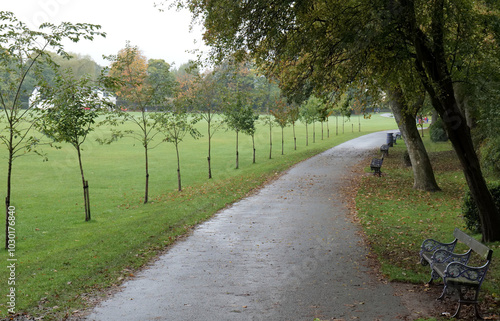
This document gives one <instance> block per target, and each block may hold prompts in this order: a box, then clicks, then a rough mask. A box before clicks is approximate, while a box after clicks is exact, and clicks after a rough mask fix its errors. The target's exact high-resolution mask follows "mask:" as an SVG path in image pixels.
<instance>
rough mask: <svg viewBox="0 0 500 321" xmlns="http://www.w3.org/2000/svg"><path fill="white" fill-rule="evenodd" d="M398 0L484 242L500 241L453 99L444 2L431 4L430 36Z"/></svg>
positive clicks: (498, 218)
mask: <svg viewBox="0 0 500 321" xmlns="http://www.w3.org/2000/svg"><path fill="white" fill-rule="evenodd" d="M401 3H402V5H403V8H404V9H405V10H407V11H406V12H407V16H406V18H407V23H408V31H409V34H410V38H411V39H410V40H411V41H412V42H413V45H414V47H415V52H416V58H415V66H416V68H417V71H418V72H419V75H420V78H421V80H422V83H423V84H424V86H425V89H426V91H427V92H428V93H429V95H430V97H431V101H432V105H433V106H434V108H435V109H436V111H437V112H438V113H439V115H440V117H441V119H442V120H443V122H444V125H445V128H446V132H447V134H448V137H449V139H450V141H451V143H452V144H453V147H454V149H455V151H456V153H457V156H458V158H459V160H460V163H461V165H462V168H463V172H464V175H465V178H466V180H467V184H468V186H469V189H470V192H471V195H472V198H473V199H474V201H475V203H476V205H477V208H478V210H479V217H480V220H481V226H482V232H483V241H484V242H495V241H500V228H498V227H499V226H500V214H499V211H498V209H497V208H496V206H495V203H494V201H493V197H492V196H491V193H490V192H489V190H488V187H487V185H486V180H485V179H484V176H483V173H482V171H481V166H480V163H479V159H478V157H477V154H476V151H475V149H474V145H473V142H472V137H471V133H470V128H469V126H468V125H467V120H466V118H465V116H464V115H463V114H462V112H461V110H460V108H459V106H458V103H457V100H456V98H455V97H456V96H455V91H454V88H453V80H452V77H451V74H450V71H449V69H448V65H447V60H446V57H447V56H446V53H445V47H444V3H443V1H442V0H441V1H436V3H435V4H434V10H433V16H432V28H431V30H429V31H428V34H429V36H430V37H431V38H429V37H428V36H427V34H425V33H424V32H423V31H422V30H421V29H420V28H419V27H418V25H417V22H416V15H415V8H414V7H413V5H414V3H413V1H409V0H404V1H402V2H401Z"/></svg>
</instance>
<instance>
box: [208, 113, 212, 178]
mask: <svg viewBox="0 0 500 321" xmlns="http://www.w3.org/2000/svg"><path fill="white" fill-rule="evenodd" d="M211 134H212V133H211V131H210V122H208V156H207V161H208V179H211V178H212V163H211V162H210V161H211V160H212V135H211Z"/></svg>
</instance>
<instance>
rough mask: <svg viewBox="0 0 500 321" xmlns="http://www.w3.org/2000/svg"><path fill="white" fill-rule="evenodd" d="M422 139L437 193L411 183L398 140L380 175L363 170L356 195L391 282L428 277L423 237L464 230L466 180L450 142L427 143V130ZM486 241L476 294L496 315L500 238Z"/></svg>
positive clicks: (442, 237) (420, 280)
mask: <svg viewBox="0 0 500 321" xmlns="http://www.w3.org/2000/svg"><path fill="white" fill-rule="evenodd" d="M424 143H425V144H426V147H427V150H428V151H429V156H430V158H431V162H432V164H433V168H434V171H435V176H436V179H437V182H438V184H439V186H440V188H441V189H442V190H441V191H440V192H436V193H428V192H421V191H416V190H414V189H413V188H412V186H413V173H412V170H411V167H406V166H405V165H404V161H403V153H404V151H405V149H406V147H405V145H404V143H402V142H400V143H398V144H397V145H395V146H394V148H391V150H390V154H389V156H388V157H386V158H384V164H383V167H382V171H383V175H382V177H380V178H379V177H376V176H373V175H369V174H367V175H366V176H365V177H363V178H362V182H361V184H360V185H359V189H358V193H357V196H356V211H357V214H358V218H359V219H360V221H361V224H362V226H363V228H364V231H365V234H366V235H367V238H368V241H369V243H370V245H371V247H372V249H373V251H374V252H375V253H376V255H377V257H378V259H379V261H380V263H381V272H382V273H383V274H384V275H386V276H387V277H388V278H389V279H390V280H392V281H401V282H411V283H421V284H423V283H424V282H427V281H428V280H429V278H430V273H429V267H428V266H425V267H424V266H421V265H420V263H419V255H418V253H419V250H420V245H421V243H422V241H423V240H424V239H427V238H434V239H437V240H442V241H446V242H451V241H452V240H453V234H452V233H453V230H454V229H455V227H458V228H460V229H462V230H466V228H465V223H464V221H463V218H462V213H461V206H462V198H463V196H464V192H465V190H466V188H467V184H466V181H465V178H464V175H463V173H462V171H461V169H460V164H459V161H458V159H457V157H456V155H455V152H454V151H452V147H451V145H450V144H448V143H437V144H436V143H432V142H430V140H429V135H428V134H427V135H426V136H425V137H424ZM365 171H366V172H369V168H367V169H366V170H365ZM468 233H469V234H470V232H468ZM475 237H476V238H477V239H480V238H481V236H480V235H475ZM488 246H489V247H490V248H492V249H493V251H494V253H493V261H492V264H491V267H490V270H489V271H488V274H487V276H486V279H485V282H484V284H483V286H482V289H481V292H482V293H481V294H480V297H481V298H482V299H483V301H485V302H487V304H486V306H487V307H488V310H487V311H486V310H483V311H482V312H483V313H485V314H489V315H490V316H493V319H496V317H498V316H499V315H500V264H499V263H498V262H499V261H498V256H499V254H500V242H496V243H490V244H488Z"/></svg>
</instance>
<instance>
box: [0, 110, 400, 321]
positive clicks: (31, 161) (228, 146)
mask: <svg viewBox="0 0 500 321" xmlns="http://www.w3.org/2000/svg"><path fill="white" fill-rule="evenodd" d="M336 124H337V122H336V119H335V118H332V122H331V124H330V125H331V130H330V134H329V135H328V134H327V130H326V129H325V132H324V135H321V132H320V131H319V126H318V132H317V136H316V140H315V141H314V140H313V138H312V137H310V140H309V144H308V146H306V144H305V142H306V140H305V126H304V125H298V126H297V128H296V129H297V141H298V144H297V145H298V147H297V150H295V149H294V144H293V139H292V137H293V136H292V129H291V128H286V129H285V139H286V142H285V148H284V155H282V154H281V146H280V145H281V144H278V141H280V140H281V130H280V129H279V128H278V127H274V129H273V130H274V131H273V137H274V149H273V157H272V159H269V144H268V142H269V129H268V128H267V127H264V126H263V125H260V126H259V128H258V131H257V135H256V143H257V163H256V164H252V152H251V151H252V149H251V147H252V145H251V140H250V138H249V137H246V136H244V137H241V138H240V147H239V148H240V150H239V153H240V169H238V170H236V169H235V168H234V167H235V166H234V164H235V159H234V156H235V135H234V133H233V132H224V131H221V132H220V133H218V134H217V136H216V139H215V140H214V141H213V148H214V151H213V154H212V161H213V166H214V167H213V172H214V178H213V179H211V180H208V179H207V167H206V148H207V144H206V143H207V141H206V137H204V138H202V139H201V140H192V139H186V140H185V141H184V142H183V143H182V146H181V149H182V151H181V158H182V164H181V166H182V175H183V176H182V178H183V191H182V192H177V190H176V188H177V177H176V163H175V154H174V150H173V146H172V144H163V145H160V146H159V147H158V148H156V149H153V150H151V153H150V175H151V176H150V197H149V199H150V201H149V203H148V204H143V202H144V196H143V195H144V159H143V157H144V156H143V153H144V151H143V149H142V148H141V146H140V143H138V142H137V141H134V140H133V139H131V138H124V139H122V140H120V141H118V142H116V143H113V144H111V145H106V146H100V145H98V144H96V143H95V142H94V140H93V139H94V138H96V137H99V136H100V135H103V133H104V132H105V130H106V129H100V130H96V132H94V133H93V135H92V137H89V138H88V140H87V142H86V143H85V144H84V150H83V162H84V168H85V173H86V178H87V179H88V180H89V184H90V200H91V210H92V220H91V221H90V222H84V213H83V204H82V199H83V197H82V194H83V192H82V186H81V180H80V178H79V172H78V165H77V159H76V152H75V150H74V149H72V147H70V146H67V145H63V146H62V149H60V150H46V152H47V154H48V159H49V161H48V162H42V160H41V159H40V158H37V157H35V156H27V157H20V158H19V159H17V160H16V162H15V163H14V177H13V188H14V191H13V203H12V204H13V205H14V206H15V208H16V210H15V212H16V215H15V217H16V225H15V228H16V248H15V255H16V258H17V262H16V270H15V282H16V283H15V297H16V308H15V311H16V312H17V313H20V314H25V315H29V316H32V317H36V318H39V319H43V320H63V319H65V318H66V317H68V316H71V315H72V314H74V313H75V311H77V310H81V309H83V308H85V307H88V306H89V305H91V304H92V302H94V301H93V300H94V298H95V296H96V295H97V296H99V295H101V294H102V293H103V291H106V290H107V289H109V288H110V287H112V286H114V285H118V284H120V283H122V282H123V280H124V279H126V278H127V277H130V276H131V275H133V274H134V273H135V271H136V270H137V269H138V268H140V267H142V266H144V265H145V264H147V263H148V262H149V261H150V260H151V259H152V258H153V257H155V256H156V255H157V254H158V253H160V252H162V251H164V250H165V248H167V247H168V246H169V245H170V244H172V243H173V242H175V240H176V239H178V238H179V237H182V236H183V235H185V234H186V233H189V231H190V230H191V229H192V227H193V226H195V225H196V224H198V223H200V222H202V221H204V220H206V219H208V218H210V217H211V216H212V215H213V214H214V213H216V212H217V211H218V210H220V209H221V208H224V207H225V206H227V205H228V204H231V203H233V202H234V201H236V200H238V199H240V198H242V197H244V196H245V195H247V194H248V193H250V192H251V191H252V190H253V189H255V188H256V187H258V186H260V185H262V184H263V183H265V182H266V181H268V180H271V179H273V178H274V177H276V176H277V175H279V173H281V172H282V171H284V170H286V169H287V168H289V167H290V166H292V165H293V164H296V163H297V162H300V161H302V160H304V159H307V158H309V157H311V156H313V155H316V154H318V153H320V152H321V151H324V150H326V149H329V148H331V147H333V146H335V145H338V144H340V143H342V142H344V141H347V140H349V139H352V138H355V137H357V136H360V135H364V134H367V133H369V132H373V131H379V130H383V129H390V128H394V127H395V125H396V124H395V122H394V120H393V119H390V118H387V117H380V116H378V115H377V116H374V117H372V119H363V118H355V119H352V121H351V122H350V123H346V124H341V125H342V126H339V127H338V128H339V130H337V127H336ZM359 124H361V125H362V128H363V132H359V131H355V128H356V129H358V128H359V126H354V125H359ZM198 125H199V126H200V128H199V129H200V131H203V128H204V126H206V124H204V123H200V124H198ZM344 125H345V126H344ZM125 126H129V125H125ZM344 127H345V131H344V130H342V129H343V128H344ZM124 129H127V127H125V128H124ZM337 133H338V134H337ZM311 134H312V130H310V135H311ZM311 136H312V135H311ZM323 136H324V137H323ZM3 157H5V151H4V150H0V158H3ZM2 166H3V167H2ZM5 169H6V168H5V163H4V164H0V182H5V179H6V178H5ZM0 235H2V236H4V234H3V233H1V234H0ZM7 259H8V252H7V251H5V250H0V260H2V262H4V263H6V262H7V261H6V260H7ZM9 273H10V271H9V270H8V269H7V268H2V269H0V292H1V297H2V298H3V299H1V301H0V319H2V318H6V317H7V316H8V312H7V308H8V306H7V302H6V301H7V297H6V295H8V294H9V291H10V289H9V288H10V287H9V286H8V285H7V284H8V280H9Z"/></svg>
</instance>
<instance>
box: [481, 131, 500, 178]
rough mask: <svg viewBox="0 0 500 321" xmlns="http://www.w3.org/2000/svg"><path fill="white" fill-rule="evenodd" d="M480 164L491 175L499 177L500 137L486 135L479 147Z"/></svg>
mask: <svg viewBox="0 0 500 321" xmlns="http://www.w3.org/2000/svg"><path fill="white" fill-rule="evenodd" d="M480 151H481V152H480V155H481V165H482V166H483V168H484V169H485V170H486V171H487V172H488V173H489V174H492V175H495V176H496V177H500V137H488V138H486V139H485V140H484V141H483V142H482V144H481V149H480Z"/></svg>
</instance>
